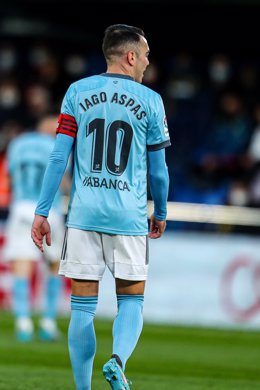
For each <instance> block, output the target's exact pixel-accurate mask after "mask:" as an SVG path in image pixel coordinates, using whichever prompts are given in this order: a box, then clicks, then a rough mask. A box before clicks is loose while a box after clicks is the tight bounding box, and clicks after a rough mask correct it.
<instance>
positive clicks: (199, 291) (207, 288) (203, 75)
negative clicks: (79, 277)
mask: <svg viewBox="0 0 260 390" xmlns="http://www.w3.org/2000/svg"><path fill="white" fill-rule="evenodd" d="M259 13H260V3H259V4H258V1H250V0H245V1H242V0H241V1H235V0H233V1H232V0H230V1H228V0H226V1H224V0H223V1H221V0H219V1H217V0H215V1H213V0H204V1H199V0H198V1H196V0H194V1H185V0H182V1H179V2H178V1H172V2H171V4H170V3H167V2H164V1H160V2H159V1H154V2H153V1H144V0H143V1H134V0H133V1H121V2H120V1H118V2H113V1H106V2H99V1H95V2H94V1H79V0H73V1H58V0H56V1H55V0H53V1H51V2H50V1H42V0H38V1H27V2H25V1H16V2H13V1H5V0H2V1H1V13H0V37H1V38H0V223H1V225H0V308H1V309H2V310H10V307H11V293H10V291H11V285H12V275H11V273H10V269H9V266H8V264H7V263H6V262H5V261H4V259H3V258H2V255H1V253H2V249H3V246H4V242H5V222H6V218H7V216H8V212H9V205H10V201H11V197H12V194H11V190H10V182H9V178H8V173H7V165H6V150H7V147H8V144H9V143H10V141H11V140H12V139H14V138H15V137H16V136H18V135H19V134H21V133H23V132H25V131H28V130H29V131H34V130H35V126H36V123H37V122H38V121H39V119H41V118H42V117H44V116H45V115H46V114H49V113H56V112H59V110H60V105H61V100H62V98H63V96H64V94H65V92H66V90H67V88H68V86H69V85H70V83H72V82H74V81H76V80H78V79H80V78H83V77H86V76H90V75H93V74H97V73H101V72H104V71H105V70H106V66H105V62H104V59H103V54H102V51H101V44H102V38H103V33H104V30H105V28H106V27H107V26H108V25H110V24H113V23H126V24H131V25H136V26H139V27H141V28H142V29H143V30H144V31H145V34H146V36H147V39H148V42H149V45H150V49H151V55H150V66H149V68H148V69H147V71H146V73H145V77H144V80H143V83H144V84H145V85H146V86H148V87H151V88H152V89H154V90H155V91H157V92H158V93H160V94H161V96H162V98H163V101H164V103H165V108H166V114H167V119H168V125H169V131H170V136H171V141H172V147H170V148H167V150H166V153H167V164H168V169H169V175H170V192H169V199H168V200H169V221H168V229H167V232H166V234H165V237H163V238H162V239H160V240H158V241H156V242H151V243H150V246H151V250H150V253H151V255H150V278H149V280H148V282H147V297H146V305H145V309H144V310H145V311H144V314H145V318H146V319H147V320H149V321H151V322H162V323H168V324H181V325H198V326H213V327H216V326H217V327H231V328H242V329H247V328H253V329H259V325H260V242H259V232H260V229H259V227H260V210H259V206H260V88H259V87H260V61H259V44H258V39H257V38H258V34H259V32H258V29H259V28H258V24H259V21H258V19H259ZM41 267H42V265H39V270H36V274H35V279H34V281H32V283H33V286H34V290H33V291H34V292H33V296H32V300H33V302H34V305H35V310H37V308H39V305H40V304H41V293H42V291H41V286H42V282H43V279H44V273H42V270H41ZM101 296H102V297H101V299H100V303H99V309H98V310H99V311H98V314H99V315H100V316H103V317H109V318H111V317H112V315H114V313H115V310H116V307H115V300H114V291H113V286H112V283H111V279H110V275H109V274H106V275H105V277H104V281H103V284H102V287H101ZM68 309H69V285H68V284H67V283H66V282H65V281H64V295H63V297H62V299H61V302H60V311H61V313H67V312H68Z"/></svg>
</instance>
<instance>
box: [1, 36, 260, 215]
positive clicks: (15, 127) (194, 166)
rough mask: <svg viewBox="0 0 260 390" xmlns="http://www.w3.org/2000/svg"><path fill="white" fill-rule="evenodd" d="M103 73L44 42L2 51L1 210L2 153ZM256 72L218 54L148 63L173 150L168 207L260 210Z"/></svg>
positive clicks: (78, 55)
mask: <svg viewBox="0 0 260 390" xmlns="http://www.w3.org/2000/svg"><path fill="white" fill-rule="evenodd" d="M103 71H105V63H104V60H103V55H102V53H98V52H96V51H95V50H93V49H89V50H86V48H84V51H83V50H79V48H75V50H74V49H73V48H70V50H69V51H66V52H65V51H63V50H60V51H59V50H57V49H55V48H54V47H52V45H51V42H50V41H41V42H38V41H32V42H30V44H28V45H26V46H25V47H20V46H19V45H16V44H15V43H14V42H13V41H8V40H6V41H3V42H2V43H1V45H0V74H1V77H0V156H1V157H0V179H1V180H0V182H1V186H0V207H1V208H2V209H6V208H8V204H9V202H10V191H9V183H8V176H7V172H6V163H5V152H6V148H7V146H8V143H9V142H10V140H11V139H13V138H14V137H15V136H16V135H18V134H20V133H22V132H24V131H28V130H31V131H34V129H35V125H36V123H37V122H38V121H39V119H40V118H41V117H43V116H44V115H46V114H49V113H56V112H58V111H59V109H60V104H61V99H62V96H63V95H64V92H65V90H66V89H67V87H68V86H69V84H70V83H72V82H74V81H76V80H78V79H80V78H83V77H85V76H89V75H92V74H96V73H98V72H100V73H101V72H103ZM259 76H260V69H259V65H258V63H257V62H256V61H245V60H244V61H240V60H238V59H235V58H231V57H229V56H228V55H226V54H223V53H215V54H213V55H210V56H208V57H207V58H205V57H204V58H198V57H195V56H193V55H192V54H190V53H188V52H178V53H173V54H172V55H171V54H169V53H168V58H167V59H166V58H160V60H158V59H156V58H153V56H152V55H151V64H150V66H149V68H148V70H147V72H146V74H145V77H144V84H145V85H147V86H148V87H151V88H153V89H154V90H156V91H157V92H159V93H160V94H161V95H162V97H163V100H164V103H165V107H166V114H167V120H168V125H169V131H170V135H171V139H172V144H173V146H172V147H171V148H168V150H166V153H167V163H168V168H169V174H170V180H171V183H170V193H169V200H170V201H180V202H193V203H206V204H224V205H239V206H252V207H258V206H259V204H260V169H259V167H260V164H259V161H260V94H259V91H260V89H259V79H260V78H259Z"/></svg>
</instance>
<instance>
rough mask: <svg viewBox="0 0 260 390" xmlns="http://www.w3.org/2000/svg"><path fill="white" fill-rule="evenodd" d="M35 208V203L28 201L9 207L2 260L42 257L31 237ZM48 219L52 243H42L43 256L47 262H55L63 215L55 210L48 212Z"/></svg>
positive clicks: (60, 241) (62, 229)
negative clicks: (49, 244) (48, 244)
mask: <svg viewBox="0 0 260 390" xmlns="http://www.w3.org/2000/svg"><path fill="white" fill-rule="evenodd" d="M35 208H36V205H35V203H34V202H29V201H24V202H17V203H16V204H15V205H13V206H12V207H11V209H10V213H9V216H8V220H7V224H6V229H5V236H6V241H5V245H4V248H3V258H4V260H6V261H11V260H15V261H17V260H18V261H19V260H32V261H38V260H40V259H41V258H42V253H41V252H40V250H39V249H38V248H37V247H36V246H35V244H34V242H33V240H32V238H31V227H32V223H33V219H34V212H35ZM48 221H49V223H50V225H51V239H52V244H51V246H50V247H49V246H47V245H44V257H45V258H46V260H47V261H49V262H56V261H59V259H60V254H61V248H62V242H63V237H64V231H65V226H64V225H65V224H64V219H63V217H62V216H61V215H60V214H58V213H57V212H56V211H51V212H50V215H49V218H48Z"/></svg>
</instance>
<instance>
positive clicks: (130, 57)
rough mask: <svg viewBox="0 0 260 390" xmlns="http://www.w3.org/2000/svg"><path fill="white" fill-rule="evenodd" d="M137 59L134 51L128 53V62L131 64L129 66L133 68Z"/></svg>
mask: <svg viewBox="0 0 260 390" xmlns="http://www.w3.org/2000/svg"><path fill="white" fill-rule="evenodd" d="M135 57H136V54H135V52H134V51H128V52H127V61H128V63H129V65H131V66H133V65H134V63H135Z"/></svg>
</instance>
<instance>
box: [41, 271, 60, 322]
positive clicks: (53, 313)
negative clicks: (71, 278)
mask: <svg viewBox="0 0 260 390" xmlns="http://www.w3.org/2000/svg"><path fill="white" fill-rule="evenodd" d="M61 286H62V278H61V276H58V275H52V274H50V275H49V276H48V279H47V283H46V302H45V310H44V314H43V316H44V317H45V318H50V319H53V320H54V319H55V318H56V317H57V310H58V303H59V298H60V292H61Z"/></svg>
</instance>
